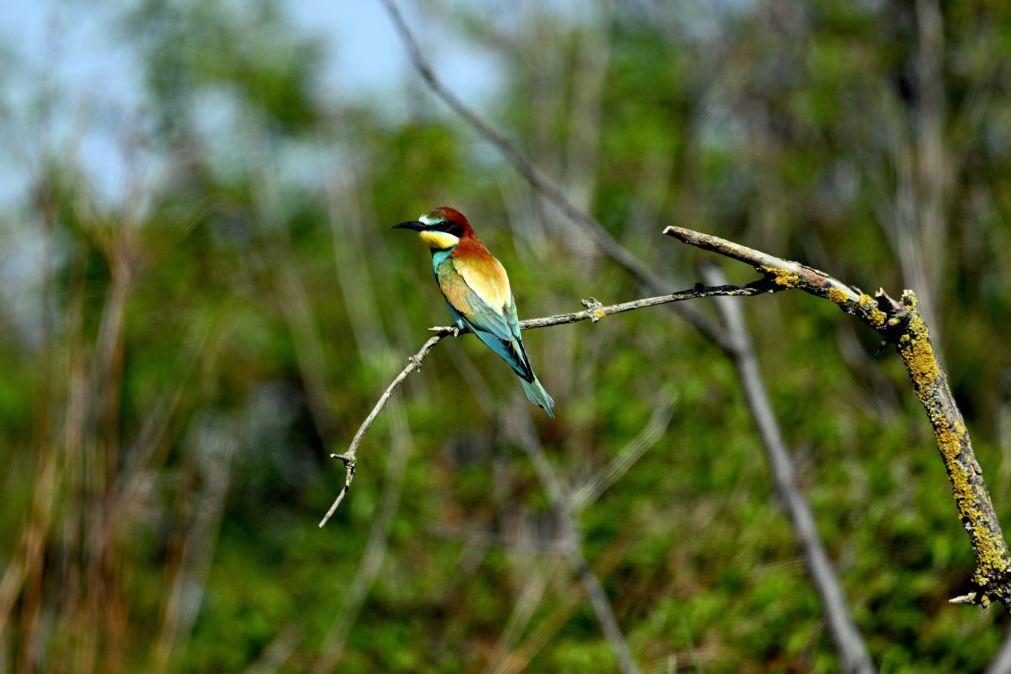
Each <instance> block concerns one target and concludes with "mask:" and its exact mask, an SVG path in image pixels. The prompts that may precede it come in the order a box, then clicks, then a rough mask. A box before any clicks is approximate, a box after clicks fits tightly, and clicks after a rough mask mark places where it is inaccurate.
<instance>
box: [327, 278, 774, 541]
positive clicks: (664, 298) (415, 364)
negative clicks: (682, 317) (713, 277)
mask: <svg viewBox="0 0 1011 674" xmlns="http://www.w3.org/2000/svg"><path fill="white" fill-rule="evenodd" d="M768 290H769V288H768V287H766V284H765V283H764V282H759V283H757V284H752V285H747V286H718V287H711V288H707V287H705V286H701V285H700V286H696V287H695V288H691V289H689V290H681V291H678V292H675V293H671V294H669V295H660V296H658V297H646V298H644V299H641V300H632V301H631V302H622V303H620V304H612V305H610V306H602V305H601V304H600V303H599V302H597V301H596V300H593V299H591V300H589V301H584V304H585V305H586V306H587V307H588V308H587V309H584V310H583V311H574V312H572V313H568V314H556V315H554V316H545V317H543V318H531V319H528V320H525V321H521V322H520V325H521V326H522V327H523V329H525V330H532V329H534V328H548V327H553V326H556V325H567V324H569V323H578V322H580V321H593V322H594V323H595V322H597V321H599V320H600V319H602V318H605V317H606V316H610V315H612V314H620V313H623V312H626V311H634V310H635V309H644V308H646V307H655V306H659V305H661V304H671V303H674V302H683V301H685V300H693V299H699V298H702V297H714V296H716V295H730V296H736V297H741V296H749V295H758V294H760V293H763V292H767V291H768ZM430 331H431V332H434V333H435V334H434V335H433V336H431V337H429V338H428V340H427V341H426V342H425V343H424V344H422V345H421V348H420V349H418V352H417V353H415V354H414V355H413V356H411V357H410V358H408V359H407V360H408V362H407V366H406V367H404V369H403V370H401V371H400V374H398V375H397V376H396V377H394V378H393V381H391V382H390V384H389V386H387V387H386V390H385V391H383V394H382V395H381V396H379V400H378V401H376V404H375V405H374V406H373V407H372V411H371V412H369V415H368V416H367V417H365V421H363V422H362V425H361V426H360V427H359V428H358V432H357V433H355V436H354V438H352V440H351V444H350V445H348V449H347V451H346V452H344V453H343V454H331V455H330V457H331V458H333V459H340V460H341V461H342V462H343V463H344V487H343V488H342V489H341V491H340V493H339V494H338V495H337V498H336V499H335V500H334V502H333V505H331V506H330V509H329V510H328V511H327V513H326V515H324V516H323V519H322V520H320V523H319V526H320V527H322V526H324V525H326V523H327V522H328V521H329V520H330V518H331V517H333V514H334V513H335V512H337V508H338V506H340V504H341V501H343V500H344V497H345V496H347V493H348V491H349V490H350V489H351V483H352V482H353V481H354V478H355V471H356V469H357V466H358V447H359V445H361V444H362V440H363V439H364V437H365V433H366V432H367V431H368V430H369V427H371V426H372V423H373V422H374V421H375V420H376V417H378V416H379V413H380V412H382V411H383V408H384V407H386V403H388V402H389V400H390V396H392V395H393V394H394V393H395V392H396V390H397V389H398V388H400V385H401V384H403V383H404V380H405V379H407V377H408V376H409V375H410V374H411V373H412V372H414V371H415V370H418V369H419V368H420V367H421V363H422V361H424V360H425V357H426V356H428V354H429V353H431V352H432V349H434V348H435V345H436V344H438V343H439V342H440V341H442V340H443V339H444V338H446V337H450V336H452V337H456V336H458V335H459V334H460V331H459V330H458V329H457V328H451V327H445V326H440V327H435V328H430Z"/></svg>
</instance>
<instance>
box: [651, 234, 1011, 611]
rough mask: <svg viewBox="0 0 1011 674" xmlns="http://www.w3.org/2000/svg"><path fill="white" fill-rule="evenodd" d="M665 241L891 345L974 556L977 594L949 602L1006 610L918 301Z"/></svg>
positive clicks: (986, 510) (1008, 558) (732, 252)
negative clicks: (805, 298) (831, 309)
mask: <svg viewBox="0 0 1011 674" xmlns="http://www.w3.org/2000/svg"><path fill="white" fill-rule="evenodd" d="M664 234H667V235H668V236H672V237H674V238H676V239H678V240H680V241H682V242H684V243H687V244H689V245H691V246H696V247H698V248H702V249H704V250H708V251H711V252H714V253H719V254H720V255H723V256H726V257H730V258H733V259H735V260H739V261H741V262H744V263H746V264H749V265H751V266H752V267H754V268H755V269H756V270H758V271H759V272H761V273H762V274H763V275H764V276H765V277H766V278H768V279H770V280H771V282H772V285H774V286H776V287H778V288H779V289H782V290H786V289H798V290H803V291H804V292H806V293H808V294H811V295H814V296H816V297H823V298H825V299H828V300H830V301H832V302H834V303H835V304H837V305H838V306H839V307H840V308H841V309H842V310H843V311H844V312H846V313H847V314H850V315H851V316H855V317H856V318H859V319H860V320H861V321H863V322H864V323H866V324H867V325H869V326H870V327H872V328H874V329H875V330H876V331H877V332H878V333H879V334H880V335H881V336H882V337H883V338H884V339H885V340H886V341H887V342H889V343H891V344H894V345H895V347H896V350H897V351H898V352H899V356H900V357H901V358H902V363H903V365H905V367H906V370H907V372H908V373H909V378H910V380H911V381H912V384H913V391H914V393H915V394H916V397H917V399H919V401H920V403H921V404H922V405H923V407H924V409H925V410H926V411H927V416H928V417H929V419H930V424H931V426H933V429H934V436H935V438H936V440H937V446H938V449H939V450H940V452H941V459H942V460H943V461H944V467H945V469H946V470H947V472H948V479H949V480H950V481H951V485H952V491H953V493H954V498H955V505H956V506H957V508H958V514H959V517H960V518H961V520H962V525H963V526H964V527H965V529H966V531H967V532H968V533H969V539H970V541H971V542H972V547H973V550H975V551H976V573H975V574H974V576H973V580H972V582H973V584H974V585H975V588H974V589H973V591H971V592H969V593H967V594H965V595H963V596H961V597H956V598H955V599H953V600H952V601H953V602H954V603H971V604H980V605H982V606H984V607H985V606H987V605H989V603H990V602H991V601H992V600H994V599H997V600H999V601H1000V602H1002V603H1003V604H1004V606H1005V608H1006V609H1009V610H1011V573H1009V572H1011V553H1009V551H1008V547H1007V543H1006V542H1005V540H1004V535H1003V533H1002V531H1001V527H1000V522H999V521H998V520H997V515H996V514H995V513H994V508H993V503H992V501H991V499H990V493H989V491H988V490H987V487H986V482H985V480H984V479H983V471H982V469H981V468H980V466H979V462H978V461H977V460H976V454H975V452H974V451H973V448H972V440H971V439H970V437H969V431H968V430H967V429H966V426H965V419H963V418H962V413H961V411H960V410H959V408H958V405H957V404H956V402H955V397H954V395H953V394H952V392H951V387H950V386H949V385H948V377H947V375H946V374H945V373H944V371H943V370H942V369H941V365H940V363H939V362H938V360H937V356H936V355H935V353H934V349H933V346H932V344H931V341H930V333H929V331H928V329H927V324H926V322H925V321H924V320H923V317H922V316H921V315H920V313H919V311H918V309H917V303H916V295H915V294H914V293H913V292H912V291H910V290H906V291H904V292H903V293H902V299H901V301H896V300H895V299H893V298H891V297H889V296H888V295H887V294H886V293H885V291H884V290H879V291H877V293H875V296H874V297H871V296H870V295H867V294H866V293H863V292H861V291H860V290H859V289H857V288H854V287H852V286H848V285H846V284H844V283H843V282H842V281H839V280H838V279H836V278H833V277H831V276H829V275H828V274H826V273H825V272H822V271H818V270H817V269H812V268H811V267H808V266H806V265H803V264H800V263H799V262H793V261H790V260H784V259H782V258H778V257H775V256H773V255H769V254H768V253H763V252H761V251H757V250H754V249H752V248H748V247H747V246H742V245H740V244H737V243H733V242H731V241H727V240H726V239H721V238H719V237H715V236H711V235H709V234H702V233H700V232H695V231H693V230H690V229H685V228H683V227H668V228H667V229H665V230H664Z"/></svg>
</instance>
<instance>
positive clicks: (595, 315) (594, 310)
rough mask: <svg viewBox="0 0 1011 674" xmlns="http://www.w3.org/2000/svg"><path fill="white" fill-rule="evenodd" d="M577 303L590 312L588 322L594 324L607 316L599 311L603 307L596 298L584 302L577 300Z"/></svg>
mask: <svg viewBox="0 0 1011 674" xmlns="http://www.w3.org/2000/svg"><path fill="white" fill-rule="evenodd" d="M579 303H580V304H582V305H583V306H584V307H586V308H587V309H589V310H590V322H592V323H596V322H597V321H599V320H600V319H601V318H603V317H604V316H606V315H607V314H605V313H604V312H603V311H602V310H601V309H602V307H603V306H604V305H603V304H601V303H600V300H598V299H597V298H596V297H591V298H589V299H585V300H579Z"/></svg>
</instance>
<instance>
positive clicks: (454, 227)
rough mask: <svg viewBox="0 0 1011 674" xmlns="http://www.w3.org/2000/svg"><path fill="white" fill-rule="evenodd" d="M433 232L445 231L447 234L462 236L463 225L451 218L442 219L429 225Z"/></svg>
mask: <svg viewBox="0 0 1011 674" xmlns="http://www.w3.org/2000/svg"><path fill="white" fill-rule="evenodd" d="M429 229H431V230H432V231H434V232H446V233H447V234H452V235H453V236H455V237H461V236H463V226H462V225H461V224H460V223H457V222H453V221H452V220H443V221H442V222H436V223H435V224H433V225H430V226H429Z"/></svg>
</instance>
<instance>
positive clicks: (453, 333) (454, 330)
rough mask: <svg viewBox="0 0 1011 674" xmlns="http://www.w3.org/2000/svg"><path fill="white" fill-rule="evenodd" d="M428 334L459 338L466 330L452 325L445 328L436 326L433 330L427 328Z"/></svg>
mask: <svg viewBox="0 0 1011 674" xmlns="http://www.w3.org/2000/svg"><path fill="white" fill-rule="evenodd" d="M428 331H429V332H434V333H435V334H437V335H449V336H450V337H459V336H460V335H462V334H463V333H465V332H467V328H461V327H460V326H459V325H453V326H450V327H446V326H445V325H437V326H435V327H434V328H429V329H428Z"/></svg>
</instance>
